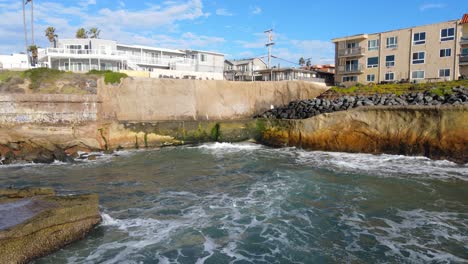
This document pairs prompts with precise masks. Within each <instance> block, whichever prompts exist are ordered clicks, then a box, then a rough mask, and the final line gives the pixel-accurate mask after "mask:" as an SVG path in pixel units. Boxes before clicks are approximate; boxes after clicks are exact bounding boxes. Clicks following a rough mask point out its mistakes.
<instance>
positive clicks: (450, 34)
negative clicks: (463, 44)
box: [440, 28, 455, 41]
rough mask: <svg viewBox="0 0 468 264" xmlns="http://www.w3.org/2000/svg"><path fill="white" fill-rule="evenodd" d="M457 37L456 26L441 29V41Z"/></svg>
mask: <svg viewBox="0 0 468 264" xmlns="http://www.w3.org/2000/svg"><path fill="white" fill-rule="evenodd" d="M454 39H455V28H444V29H442V30H441V31H440V41H448V40H454Z"/></svg>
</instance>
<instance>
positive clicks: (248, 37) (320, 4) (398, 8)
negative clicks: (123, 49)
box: [0, 0, 468, 66]
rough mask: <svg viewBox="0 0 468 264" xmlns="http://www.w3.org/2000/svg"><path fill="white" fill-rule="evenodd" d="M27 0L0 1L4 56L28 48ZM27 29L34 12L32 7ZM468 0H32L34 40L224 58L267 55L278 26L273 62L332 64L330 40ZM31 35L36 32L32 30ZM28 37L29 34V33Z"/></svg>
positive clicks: (448, 11) (419, 18) (455, 14)
mask: <svg viewBox="0 0 468 264" xmlns="http://www.w3.org/2000/svg"><path fill="white" fill-rule="evenodd" d="M21 2H22V0H0V54H11V53H16V52H21V51H23V50H24V46H25V45H24V32H23V21H22V9H21ZM27 11H28V12H27V18H28V30H30V20H29V18H30V13H29V12H30V10H29V7H27ZM463 13H468V0H445V1H443V0H433V1H424V0H410V1H409V0H392V1H375V0H373V1H338V0H334V1H333V0H328V1H313V0H289V1H286V0H224V1H220V0H165V1H145V0H143V1H140V0H112V1H111V0H74V1H71V0H62V1H59V0H34V14H35V18H34V28H35V40H36V44H38V46H40V47H48V46H49V45H50V44H49V43H48V41H47V38H46V37H45V36H44V30H45V28H46V27H48V26H53V27H55V28H56V33H57V34H58V36H59V38H72V37H74V35H75V32H76V30H77V29H78V28H80V27H84V28H86V29H89V28H91V27H97V28H99V29H100V30H101V34H100V38H103V39H113V40H116V41H118V42H119V43H123V44H135V45H147V46H155V47H162V48H177V49H199V50H209V51H217V52H221V53H224V54H225V56H226V58H229V59H241V58H249V57H262V56H265V55H266V54H267V50H266V48H265V42H266V41H267V37H266V35H265V34H264V33H263V32H264V31H265V30H267V29H270V28H272V29H273V30H274V41H275V43H276V45H275V46H274V47H273V55H274V56H276V57H278V58H281V60H275V61H274V62H273V63H274V64H280V66H281V65H283V66H284V65H288V66H291V65H292V66H294V63H297V62H298V60H299V58H300V57H303V58H306V59H307V58H310V59H311V61H312V63H314V64H326V63H333V62H334V59H333V58H334V46H333V44H332V43H331V42H330V40H331V39H332V38H336V37H343V36H347V35H354V34H359V33H374V32H380V31H387V30H391V29H398V28H405V27H410V26H417V25H424V24H431V23H437V22H442V21H448V20H454V19H460V18H461V17H462V15H463ZM29 36H30V32H29ZM29 38H30V37H29Z"/></svg>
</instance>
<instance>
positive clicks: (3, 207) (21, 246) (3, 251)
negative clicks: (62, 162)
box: [0, 188, 101, 263]
mask: <svg viewBox="0 0 468 264" xmlns="http://www.w3.org/2000/svg"><path fill="white" fill-rule="evenodd" d="M98 200H99V199H98V195H96V194H88V195H71V196H70V195H67V196H58V195H56V194H55V191H54V190H53V189H49V188H26V189H2V190H0V213H1V215H2V217H1V218H0V263H28V262H29V261H31V260H33V259H36V258H38V257H41V256H44V255H47V254H49V253H51V252H53V251H55V250H58V249H59V248H61V247H63V246H64V245H67V244H70V243H72V242H74V241H76V240H79V239H82V238H83V237H85V236H86V234H87V233H88V232H89V231H91V230H92V229H93V228H94V227H95V226H96V225H97V224H99V223H100V222H101V216H100V214H99V205H98Z"/></svg>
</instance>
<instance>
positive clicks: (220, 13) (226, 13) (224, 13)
mask: <svg viewBox="0 0 468 264" xmlns="http://www.w3.org/2000/svg"><path fill="white" fill-rule="evenodd" d="M216 15H218V16H233V15H234V14H233V13H231V12H229V11H227V10H226V9H224V8H218V9H216Z"/></svg>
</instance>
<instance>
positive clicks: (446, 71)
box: [439, 69, 450, 77]
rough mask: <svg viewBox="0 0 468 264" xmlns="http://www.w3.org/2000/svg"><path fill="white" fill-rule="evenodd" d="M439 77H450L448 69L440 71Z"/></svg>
mask: <svg viewBox="0 0 468 264" xmlns="http://www.w3.org/2000/svg"><path fill="white" fill-rule="evenodd" d="M439 77H450V69H440V70H439Z"/></svg>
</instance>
